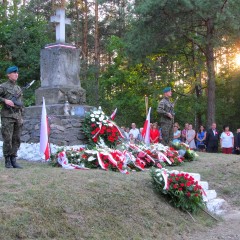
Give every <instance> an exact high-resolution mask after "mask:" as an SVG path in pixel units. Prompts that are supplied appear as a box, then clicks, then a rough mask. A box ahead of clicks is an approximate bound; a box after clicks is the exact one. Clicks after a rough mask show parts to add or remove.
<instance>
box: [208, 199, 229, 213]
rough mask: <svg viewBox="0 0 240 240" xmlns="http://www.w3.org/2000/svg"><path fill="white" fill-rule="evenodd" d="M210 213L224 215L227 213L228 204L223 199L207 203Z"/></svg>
mask: <svg viewBox="0 0 240 240" xmlns="http://www.w3.org/2000/svg"><path fill="white" fill-rule="evenodd" d="M206 207H207V209H208V211H209V212H211V213H214V214H216V215H222V214H224V213H225V212H226V211H227V202H226V201H225V200H224V199H221V198H215V199H212V200H210V201H208V202H207V203H206Z"/></svg>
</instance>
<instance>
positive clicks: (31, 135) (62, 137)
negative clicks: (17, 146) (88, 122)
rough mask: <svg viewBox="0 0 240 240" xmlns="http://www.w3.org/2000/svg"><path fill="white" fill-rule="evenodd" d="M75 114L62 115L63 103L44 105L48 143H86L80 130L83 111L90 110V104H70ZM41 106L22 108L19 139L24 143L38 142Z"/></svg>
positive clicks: (61, 144)
mask: <svg viewBox="0 0 240 240" xmlns="http://www.w3.org/2000/svg"><path fill="white" fill-rule="evenodd" d="M71 107H74V109H75V111H74V113H75V115H69V116H65V115H64V111H63V108H64V104H52V105H46V110H47V115H48V120H49V126H50V136H49V139H50V143H53V144H55V145H58V146H73V145H82V144H86V143H87V139H86V136H85V134H84V133H83V131H82V123H83V121H84V116H85V113H86V112H88V111H90V109H91V108H92V107H91V106H87V105H71ZM41 114H42V106H31V107H27V108H25V110H24V115H23V130H22V136H21V141H22V142H25V143H39V142H40V128H41Z"/></svg>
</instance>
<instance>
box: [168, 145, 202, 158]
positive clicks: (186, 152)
mask: <svg viewBox="0 0 240 240" xmlns="http://www.w3.org/2000/svg"><path fill="white" fill-rule="evenodd" d="M171 145H172V147H171V148H172V149H175V150H177V151H178V153H179V155H181V156H182V157H184V159H185V161H189V162H190V161H194V160H196V159H197V157H198V155H197V153H196V152H195V151H194V150H191V149H190V148H189V146H188V145H187V144H186V143H184V142H179V143H172V144H171Z"/></svg>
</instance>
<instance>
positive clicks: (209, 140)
mask: <svg viewBox="0 0 240 240" xmlns="http://www.w3.org/2000/svg"><path fill="white" fill-rule="evenodd" d="M218 140H219V132H218V131H217V124H216V123H212V127H211V128H210V129H209V130H208V131H207V136H206V146H207V152H210V153H217V152H218Z"/></svg>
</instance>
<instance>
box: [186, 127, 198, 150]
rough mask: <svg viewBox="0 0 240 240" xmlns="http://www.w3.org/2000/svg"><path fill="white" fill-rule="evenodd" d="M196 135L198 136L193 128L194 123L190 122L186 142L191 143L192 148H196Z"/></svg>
mask: <svg viewBox="0 0 240 240" xmlns="http://www.w3.org/2000/svg"><path fill="white" fill-rule="evenodd" d="M195 136H196V132H195V130H194V129H193V128H192V124H189V126H188V131H187V134H186V144H188V145H189V148H190V149H196V144H195Z"/></svg>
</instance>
